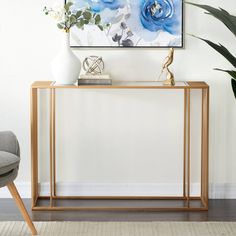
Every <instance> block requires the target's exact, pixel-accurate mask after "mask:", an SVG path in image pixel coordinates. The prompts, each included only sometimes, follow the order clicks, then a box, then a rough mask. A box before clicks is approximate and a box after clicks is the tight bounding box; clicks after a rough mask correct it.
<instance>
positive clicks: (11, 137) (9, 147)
mask: <svg viewBox="0 0 236 236" xmlns="http://www.w3.org/2000/svg"><path fill="white" fill-rule="evenodd" d="M0 151H4V152H10V153H12V154H15V155H17V156H20V147H19V143H18V140H17V138H16V136H15V134H14V133H13V132H11V131H2V132H0Z"/></svg>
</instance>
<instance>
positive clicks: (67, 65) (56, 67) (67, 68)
mask: <svg viewBox="0 0 236 236" xmlns="http://www.w3.org/2000/svg"><path fill="white" fill-rule="evenodd" d="M62 37H63V45H62V48H61V50H60V52H59V53H58V54H57V56H56V57H55V58H54V60H53V61H52V63H51V70H52V75H53V77H54V80H55V81H56V83H57V84H61V85H71V84H74V83H75V82H76V80H77V79H78V77H79V74H80V70H81V62H80V60H79V58H78V57H76V56H75V54H74V53H73V52H72V50H71V48H70V33H65V32H64V33H63V35H62Z"/></svg>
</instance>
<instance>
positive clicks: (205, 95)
mask: <svg viewBox="0 0 236 236" xmlns="http://www.w3.org/2000/svg"><path fill="white" fill-rule="evenodd" d="M62 88H63V89H147V90H148V89H155V90H160V89H162V90H163V89H164V90H165V89H167V90H176V89H178V90H180V91H183V92H184V99H183V102H184V114H183V119H184V140H183V154H184V155H183V190H182V196H164V197H162V196H58V195H57V191H56V190H57V182H56V168H55V166H56V153H55V150H56V147H55V138H56V130H55V128H56V126H55V109H56V108H55V99H56V97H55V91H56V90H57V89H62ZM40 89H48V90H49V91H50V131H49V132H50V195H49V196H40V194H39V187H38V186H39V181H38V162H39V160H38V90H40ZM192 90H200V91H201V94H202V95H201V97H202V105H201V109H202V115H201V180H200V185H201V187H200V188H201V189H200V196H197V197H195V196H191V194H190V184H191V180H190V171H191V168H190V162H191V157H190V156H191V150H190V122H191V121H190V102H191V101H190V100H191V96H190V95H191V94H190V93H191V91H192ZM208 129H209V86H208V85H207V84H206V83H205V82H177V83H176V85H175V86H163V85H162V84H161V83H160V82H114V83H113V84H112V85H111V86H105V85H104V86H102V85H96V86H75V85H65V86H61V85H56V84H55V82H52V81H36V82H34V83H33V84H32V86H31V168H32V173H31V174H32V210H44V211H45V210H46V211H47V210H112V211H113V210H124V211H127V210H128V211H202V210H208V138H209V137H208V136H209V132H208ZM65 199H68V200H78V201H79V200H85V199H87V200H95V199H96V200H111V199H112V200H131V199H133V200H140V201H142V200H145V201H146V200H156V201H163V202H164V204H165V205H164V206H162V205H161V206H160V205H159V206H157V207H155V206H154V207H153V206H152V207H150V206H149V207H141V206H140V207H139V206H138V207H137V206H135V207H130V206H128V207H127V206H124V207H117V206H116V207H111V206H105V207H104V206H102V207H100V206H99V207H98V206H96V207H94V206H68V205H67V206H63V205H62V204H60V203H59V204H58V201H60V200H62V201H63V200H65ZM179 201H180V202H181V204H180V205H179V204H178V206H173V204H172V205H170V204H169V203H170V202H172V203H173V202H179ZM42 202H43V203H42Z"/></svg>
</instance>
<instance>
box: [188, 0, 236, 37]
mask: <svg viewBox="0 0 236 236" xmlns="http://www.w3.org/2000/svg"><path fill="white" fill-rule="evenodd" d="M186 3H187V4H190V5H193V6H196V7H200V8H202V9H204V10H206V11H207V14H210V15H212V16H214V17H215V18H217V19H218V20H219V21H221V22H222V23H223V24H225V25H226V27H227V28H228V29H229V30H230V31H231V32H232V33H233V34H234V35H235V36H236V16H233V15H230V14H229V13H228V12H227V11H226V10H224V9H222V8H219V9H217V8H214V7H211V6H208V5H201V4H196V3H191V2H186Z"/></svg>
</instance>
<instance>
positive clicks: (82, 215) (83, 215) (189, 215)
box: [0, 199, 236, 221]
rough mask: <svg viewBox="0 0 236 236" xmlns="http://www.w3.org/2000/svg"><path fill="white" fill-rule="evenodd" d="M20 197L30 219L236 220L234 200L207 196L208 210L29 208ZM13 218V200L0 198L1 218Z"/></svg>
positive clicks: (15, 214)
mask: <svg viewBox="0 0 236 236" xmlns="http://www.w3.org/2000/svg"><path fill="white" fill-rule="evenodd" d="M23 201H24V203H25V206H26V208H27V210H28V212H29V214H30V215H31V217H32V219H33V221H236V200H210V201H209V211H208V212H110V211H109V212H102V211H101V212H100V211H95V212H93V211H89V212H86V211H79V212H76V211H73V212H60V211H59V212H38V211H35V212H32V211H31V201H30V199H23ZM117 204H118V203H117ZM136 204H137V205H138V204H140V203H139V202H138V201H137V203H136ZM153 204H154V203H153ZM14 220H17V221H18V220H23V219H22V216H21V214H20V212H19V211H18V209H17V207H16V206H15V203H14V202H13V200H12V199H0V221H14Z"/></svg>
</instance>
